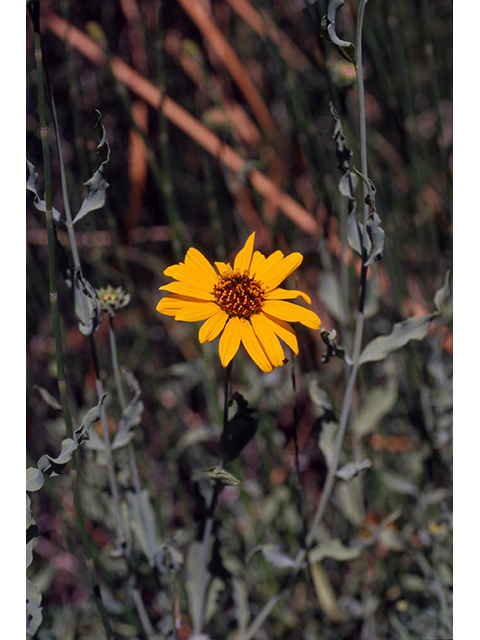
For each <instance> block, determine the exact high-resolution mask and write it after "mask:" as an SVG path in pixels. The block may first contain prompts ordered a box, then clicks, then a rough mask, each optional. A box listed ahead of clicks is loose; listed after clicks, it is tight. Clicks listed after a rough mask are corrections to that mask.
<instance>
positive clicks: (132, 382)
mask: <svg viewBox="0 0 480 640" xmlns="http://www.w3.org/2000/svg"><path fill="white" fill-rule="evenodd" d="M122 372H123V374H124V376H125V378H126V380H127V384H128V386H129V387H130V389H131V390H132V391H133V392H134V393H135V395H134V397H133V398H132V399H131V400H130V402H129V403H128V405H127V406H126V407H125V409H124V410H123V412H122V416H121V418H120V421H119V423H118V431H117V433H116V434H115V437H114V439H113V442H112V449H120V448H121V447H124V446H125V445H127V444H128V443H129V442H131V440H132V439H133V435H134V429H135V427H136V426H138V425H139V424H140V422H141V419H142V413H143V408H144V405H143V401H142V400H141V399H140V395H141V389H140V385H139V384H138V380H137V379H136V378H135V376H134V375H133V373H132V372H131V371H130V370H129V369H126V368H124V369H122Z"/></svg>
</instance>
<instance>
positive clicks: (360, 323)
mask: <svg viewBox="0 0 480 640" xmlns="http://www.w3.org/2000/svg"><path fill="white" fill-rule="evenodd" d="M366 3H367V0H360V4H359V8H358V18H357V27H356V40H355V52H356V55H355V62H356V70H357V74H356V83H357V95H358V117H359V121H360V122H359V131H360V158H361V170H362V173H363V175H364V176H365V177H368V172H367V171H368V169H367V140H366V121H365V95H364V87H363V72H362V47H361V38H362V27H363V18H364V15H365V5H366ZM362 182H363V181H362ZM367 194H368V189H367V186H366V184H365V183H364V187H363V198H362V201H363V224H362V228H363V238H365V237H366V233H367V221H368V214H369V208H368V205H367V204H366V202H365V198H366V196H367ZM363 252H364V259H363V260H362V269H361V274H360V294H359V302H358V311H357V315H356V325H355V335H354V338H353V353H352V360H353V365H352V367H351V370H350V373H349V376H348V381H347V386H346V389H345V395H344V398H343V403H342V408H341V412H340V419H339V426H338V431H337V434H336V436H335V442H334V453H333V457H332V460H331V462H330V465H329V468H328V474H327V478H326V480H325V484H324V486H323V489H322V497H321V499H320V502H319V504H318V506H317V509H316V511H315V514H314V516H313V519H312V522H311V525H310V528H309V531H308V533H307V536H306V539H305V543H306V544H305V548H304V549H302V550H301V551H300V552H299V553H298V554H297V557H296V558H295V565H294V567H292V569H291V571H290V573H289V575H288V576H287V578H286V579H285V581H284V583H283V585H282V587H281V589H280V590H279V592H278V593H276V594H275V595H274V596H272V597H271V598H270V600H269V601H268V602H267V603H266V604H265V605H264V607H263V608H262V609H261V611H260V612H259V613H258V615H257V616H256V618H255V619H254V620H253V622H252V623H251V624H250V626H249V628H248V629H247V630H246V632H245V633H244V634H243V635H242V636H241V637H240V638H241V640H251V639H252V638H254V637H255V636H256V634H257V632H258V631H259V629H260V628H261V627H262V626H263V624H264V623H265V621H266V619H267V618H268V616H269V614H270V612H271V611H272V610H273V608H274V607H275V605H276V604H277V602H279V601H280V599H281V597H282V595H283V593H284V592H285V590H286V589H287V588H288V587H289V586H290V585H291V584H293V582H294V580H295V579H296V577H297V575H298V573H299V572H300V571H301V569H302V567H303V566H304V564H305V560H306V558H307V550H308V549H310V548H311V547H312V545H313V544H314V541H315V537H316V534H317V529H318V526H319V524H320V522H321V520H322V518H323V516H324V514H325V510H326V508H327V505H328V503H329V500H330V497H331V494H332V491H333V486H334V483H335V474H336V472H337V469H338V465H339V462H340V455H341V451H342V444H343V439H344V437H345V432H346V429H347V424H348V418H349V415H350V410H351V407H352V400H353V394H354V390H355V384H356V380H357V373H358V369H359V367H360V363H359V356H360V350H361V346H362V338H363V328H364V323H365V313H364V306H365V294H366V283H367V267H365V265H364V263H365V261H366V255H365V247H363Z"/></svg>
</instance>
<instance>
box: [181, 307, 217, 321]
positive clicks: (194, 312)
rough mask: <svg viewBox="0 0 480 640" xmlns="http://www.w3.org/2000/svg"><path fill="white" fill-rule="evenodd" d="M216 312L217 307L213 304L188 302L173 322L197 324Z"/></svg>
mask: <svg viewBox="0 0 480 640" xmlns="http://www.w3.org/2000/svg"><path fill="white" fill-rule="evenodd" d="M217 312H218V306H217V305H216V304H215V303H214V302H190V303H186V304H185V306H184V307H183V309H181V310H180V311H179V312H178V313H177V315H176V316H175V320H183V321H186V322H197V321H198V320H206V319H207V318H210V317H211V316H213V315H215V314H216V313H217Z"/></svg>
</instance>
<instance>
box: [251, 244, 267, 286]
mask: <svg viewBox="0 0 480 640" xmlns="http://www.w3.org/2000/svg"><path fill="white" fill-rule="evenodd" d="M265 260H266V257H265V256H264V255H263V253H260V251H255V252H254V253H253V256H252V262H251V263H250V275H251V276H253V277H254V278H256V277H257V272H258V271H259V269H260V267H261V266H262V265H263V263H264V262H265ZM259 279H260V278H257V280H259Z"/></svg>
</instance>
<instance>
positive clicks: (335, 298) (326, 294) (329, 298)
mask: <svg viewBox="0 0 480 640" xmlns="http://www.w3.org/2000/svg"><path fill="white" fill-rule="evenodd" d="M319 296H320V299H321V300H323V302H324V304H325V306H326V307H327V309H328V311H329V312H330V313H331V315H332V316H333V317H334V318H335V320H338V321H339V322H340V323H343V324H345V323H346V322H347V321H348V310H347V309H345V303H344V298H343V296H342V289H341V286H340V283H339V281H338V278H337V276H336V275H335V274H334V273H332V272H328V271H326V272H325V273H322V276H321V279H320V287H319Z"/></svg>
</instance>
